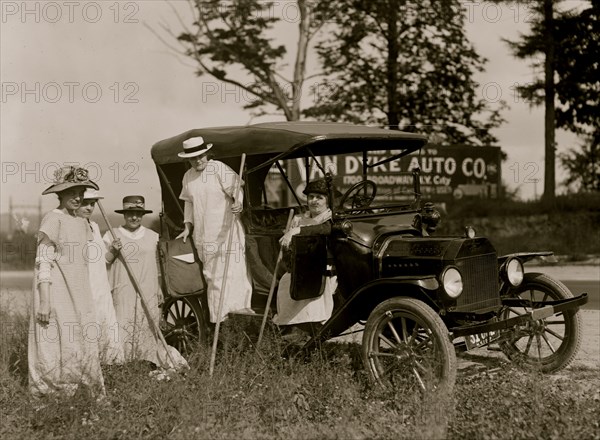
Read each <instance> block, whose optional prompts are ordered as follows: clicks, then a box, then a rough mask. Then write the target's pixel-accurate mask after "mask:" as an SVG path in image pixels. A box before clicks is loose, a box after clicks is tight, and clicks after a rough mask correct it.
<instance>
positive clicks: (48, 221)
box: [27, 210, 105, 397]
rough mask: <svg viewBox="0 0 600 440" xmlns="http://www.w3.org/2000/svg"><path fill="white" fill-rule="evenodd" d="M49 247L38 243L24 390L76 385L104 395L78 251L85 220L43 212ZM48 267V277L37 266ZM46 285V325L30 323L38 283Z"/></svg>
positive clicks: (66, 390)
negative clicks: (27, 374)
mask: <svg viewBox="0 0 600 440" xmlns="http://www.w3.org/2000/svg"><path fill="white" fill-rule="evenodd" d="M40 232H42V233H44V234H45V235H46V236H47V237H48V239H49V242H51V244H50V245H47V246H46V245H44V244H43V243H42V242H39V244H38V248H37V254H36V265H35V269H34V281H33V301H32V302H31V319H30V325H29V346H28V356H27V361H28V364H29V389H30V391H31V393H32V394H33V395H34V396H36V397H40V396H43V395H48V394H52V393H59V394H65V395H73V394H74V393H75V391H76V390H77V389H78V387H79V386H80V385H87V386H89V387H90V388H91V389H92V391H93V392H94V393H95V394H98V395H102V394H105V391H104V378H103V376H102V370H101V368H100V356H99V355H98V342H97V339H96V335H95V334H94V330H95V314H94V304H93V301H92V294H91V289H90V281H89V276H88V268H87V261H86V259H85V258H84V254H83V252H82V249H83V248H84V246H85V245H86V244H87V243H88V240H90V239H91V231H90V229H89V228H88V227H87V221H86V220H85V219H83V218H79V217H71V216H70V215H67V214H64V213H63V212H62V211H60V210H53V211H51V212H49V213H48V214H46V215H45V216H44V218H43V219H42V224H41V225H40ZM43 265H45V266H49V267H50V271H49V279H45V278H44V276H42V272H43V271H42V270H41V268H42V266H43ZM41 281H49V282H50V285H49V292H50V294H49V300H50V322H49V323H48V325H41V324H40V323H39V322H38V320H37V319H36V316H37V312H38V309H39V306H40V304H39V303H40V294H39V291H38V289H39V285H38V282H41Z"/></svg>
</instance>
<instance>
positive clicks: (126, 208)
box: [115, 196, 152, 214]
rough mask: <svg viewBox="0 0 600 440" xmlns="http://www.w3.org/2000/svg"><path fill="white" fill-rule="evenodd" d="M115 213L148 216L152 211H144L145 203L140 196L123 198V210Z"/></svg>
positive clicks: (116, 210)
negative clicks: (136, 213)
mask: <svg viewBox="0 0 600 440" xmlns="http://www.w3.org/2000/svg"><path fill="white" fill-rule="evenodd" d="M115 212H117V213H119V214H124V213H126V212H141V213H144V214H149V213H151V212H152V211H150V210H148V209H146V201H145V200H144V198H143V197H142V196H125V197H123V209H115Z"/></svg>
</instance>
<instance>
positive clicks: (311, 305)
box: [273, 210, 337, 325]
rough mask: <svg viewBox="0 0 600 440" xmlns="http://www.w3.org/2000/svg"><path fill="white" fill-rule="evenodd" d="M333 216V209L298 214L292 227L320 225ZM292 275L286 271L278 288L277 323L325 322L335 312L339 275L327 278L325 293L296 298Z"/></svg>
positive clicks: (275, 321) (293, 220) (274, 319)
mask: <svg viewBox="0 0 600 440" xmlns="http://www.w3.org/2000/svg"><path fill="white" fill-rule="evenodd" d="M330 218H331V211H329V210H327V211H325V212H323V213H321V214H320V215H318V216H316V217H314V218H311V217H310V216H309V215H308V213H306V214H301V215H296V216H294V218H293V219H292V223H291V225H290V229H293V228H296V227H302V226H311V225H318V224H321V223H324V222H326V221H327V220H329V219H330ZM291 281H292V275H291V274H290V273H289V272H286V273H285V274H284V275H283V276H282V277H281V280H279V287H278V288H277V314H276V315H275V316H274V317H273V323H275V324H276V325H292V324H301V323H303V322H320V323H323V322H325V321H327V320H328V319H329V318H330V317H331V313H332V312H333V294H334V292H335V290H336V289H337V277H336V276H329V277H326V278H325V287H324V289H323V294H322V295H321V296H319V297H317V298H310V299H302V300H298V301H297V300H295V299H292V296H291V293H290V292H291Z"/></svg>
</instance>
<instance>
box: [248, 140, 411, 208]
mask: <svg viewBox="0 0 600 440" xmlns="http://www.w3.org/2000/svg"><path fill="white" fill-rule="evenodd" d="M395 154H397V152H396V151H393V150H375V151H370V152H368V153H367V155H366V160H367V163H368V166H367V179H368V180H370V181H372V182H373V183H374V184H375V185H374V186H375V190H374V193H375V194H372V192H373V190H372V186H369V187H368V188H366V189H365V188H359V189H358V192H359V193H365V192H368V193H369V195H374V198H373V200H372V201H371V202H370V206H371V207H376V206H390V205H392V206H393V205H406V204H407V203H408V204H410V203H412V202H414V201H415V199H416V196H417V195H416V193H415V187H414V183H413V172H412V170H413V169H414V168H416V167H417V165H418V162H416V163H415V162H413V161H412V160H411V158H410V157H405V158H402V159H394V160H390V161H386V160H387V159H388V158H390V157H393V156H394V155H395ZM323 171H325V172H327V173H331V174H332V175H333V186H334V197H335V201H336V202H337V203H334V205H336V204H338V205H339V202H340V199H341V197H342V196H343V195H344V194H346V192H347V191H349V190H350V189H351V188H352V187H353V186H354V185H357V184H359V183H360V182H361V181H363V180H364V176H363V155H362V154H338V155H335V156H316V157H308V158H303V157H302V158H293V159H287V160H280V161H278V162H276V163H275V164H273V166H272V167H271V168H270V169H269V172H268V174H267V176H266V179H265V181H264V186H263V188H261V197H260V202H258V198H257V197H255V198H254V201H255V202H254V203H252V206H253V207H259V206H260V207H263V208H285V207H293V206H298V205H304V204H305V203H306V196H305V195H304V194H303V193H302V191H303V189H304V187H305V185H306V181H307V179H308V181H314V180H317V179H322V178H323V176H324V173H323ZM282 172H283V174H282ZM284 175H285V176H286V177H285V178H284ZM286 180H287V181H286ZM256 202H258V203H256ZM348 207H349V206H346V208H348Z"/></svg>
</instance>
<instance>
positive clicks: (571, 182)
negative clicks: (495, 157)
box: [555, 0, 600, 191]
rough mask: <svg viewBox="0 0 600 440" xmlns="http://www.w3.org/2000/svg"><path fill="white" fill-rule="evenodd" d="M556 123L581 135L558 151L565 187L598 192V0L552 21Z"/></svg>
mask: <svg viewBox="0 0 600 440" xmlns="http://www.w3.org/2000/svg"><path fill="white" fill-rule="evenodd" d="M556 29H557V44H556V58H555V66H556V97H557V99H558V106H557V112H556V113H557V114H556V123H557V126H558V127H560V128H564V129H566V130H569V131H571V132H573V133H577V134H578V135H580V137H581V138H582V140H583V143H582V144H581V145H580V147H579V148H578V149H577V148H571V149H569V150H568V152H567V153H563V154H560V155H559V160H560V162H561V165H562V166H563V168H565V169H566V170H567V172H568V173H569V175H568V177H567V179H566V180H565V182H564V183H565V185H566V186H567V188H568V189H575V190H578V191H600V112H599V111H598V109H599V108H600V62H599V61H598V60H600V0H594V1H592V2H591V5H590V7H589V8H586V9H583V10H581V11H567V12H565V13H563V14H562V15H561V16H560V17H559V18H558V19H557V20H556Z"/></svg>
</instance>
